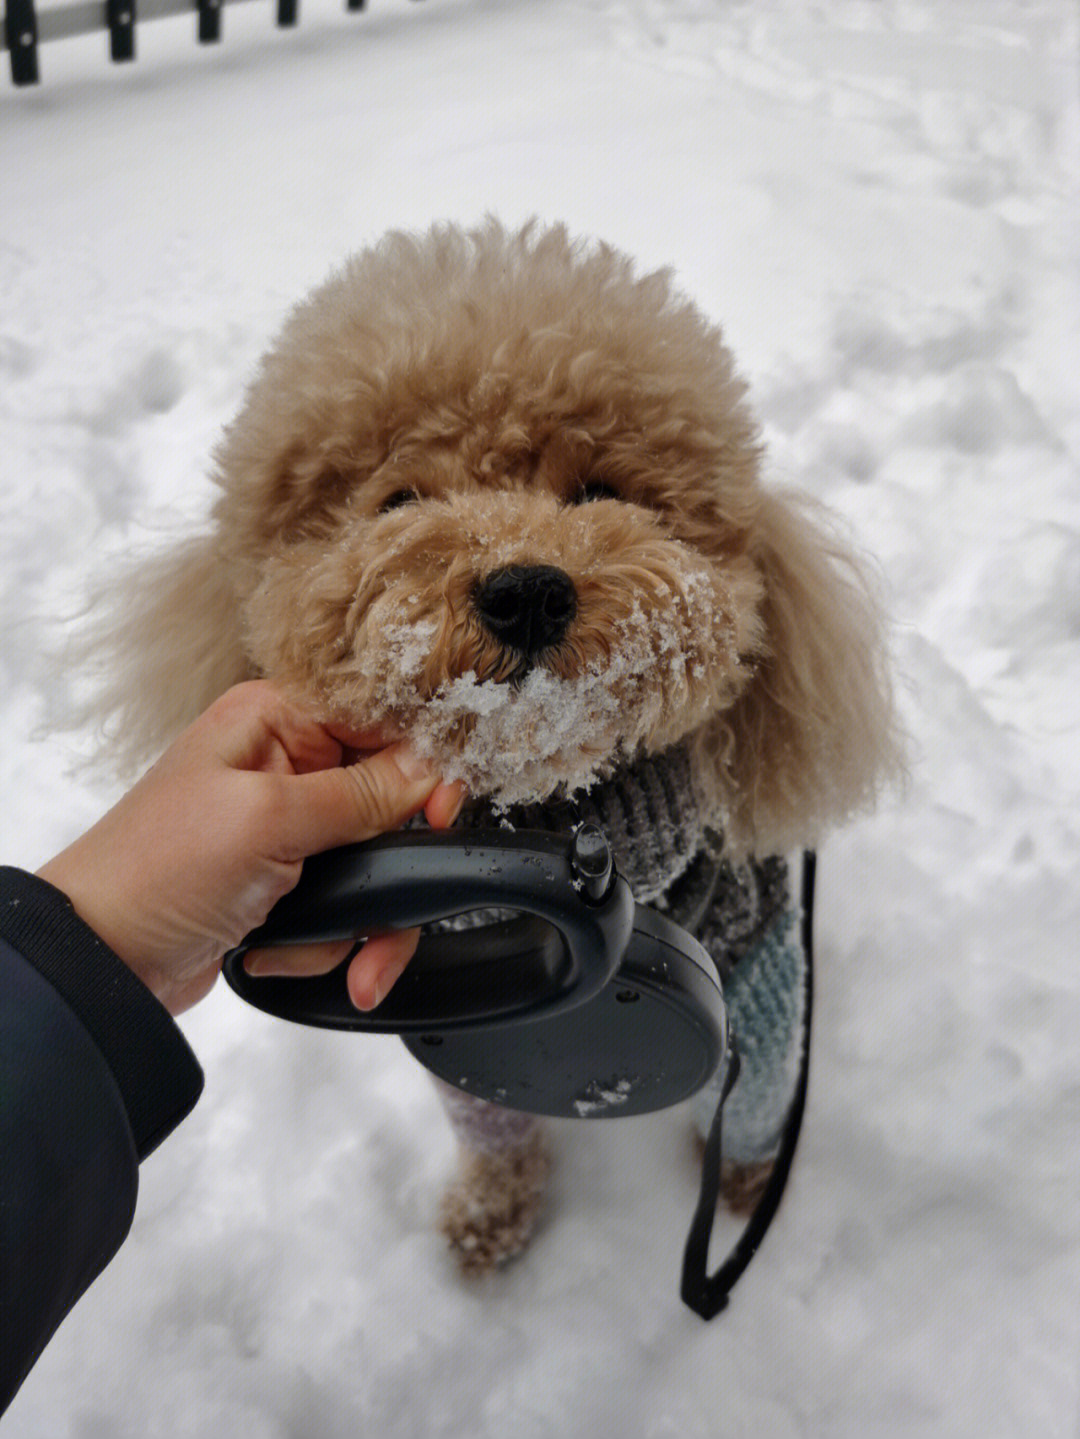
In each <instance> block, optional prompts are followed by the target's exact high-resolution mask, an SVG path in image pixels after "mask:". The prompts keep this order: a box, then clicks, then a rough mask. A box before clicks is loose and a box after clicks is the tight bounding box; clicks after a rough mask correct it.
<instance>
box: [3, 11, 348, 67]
mask: <svg viewBox="0 0 1080 1439" xmlns="http://www.w3.org/2000/svg"><path fill="white" fill-rule="evenodd" d="M3 3H4V7H5V8H4V24H3V26H2V27H0V51H2V50H7V51H8V52H9V54H10V57H11V78H12V80H13V81H14V82H15V84H16V85H34V84H36V83H37V81H38V79H39V75H38V56H37V49H38V45H39V44H41V43H43V42H44V41H46V40H67V39H69V38H71V37H72V36H75V35H89V34H90V33H91V32H92V31H94V30H108V31H109V50H110V54H111V56H112V58H113V59H114V60H130V59H132V58H133V57H134V54H135V21H136V8H135V0H73V3H71V4H67V5H58V6H55V7H54V6H50V7H48V8H47V9H42V10H37V9H36V8H35V4H34V0H3ZM226 3H228V4H230V5H237V4H240V3H241V0H138V12H137V18H138V19H139V21H143V20H162V19H164V18H166V17H167V16H171V15H197V17H198V39H199V40H200V41H201V42H202V43H207V42H210V41H214V40H219V39H220V38H221V11H222V9H223V8H224V6H225V4H226ZM345 5H346V9H348V10H353V11H356V10H363V9H365V8H366V0H345ZM276 10H277V23H278V24H279V25H284V26H293V25H295V24H296V23H297V20H298V19H299V15H300V0H276Z"/></svg>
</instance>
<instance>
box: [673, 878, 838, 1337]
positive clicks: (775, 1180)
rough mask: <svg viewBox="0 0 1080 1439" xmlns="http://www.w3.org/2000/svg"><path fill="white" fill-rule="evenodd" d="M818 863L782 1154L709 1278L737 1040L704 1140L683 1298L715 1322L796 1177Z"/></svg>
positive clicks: (810, 884) (805, 915)
mask: <svg viewBox="0 0 1080 1439" xmlns="http://www.w3.org/2000/svg"><path fill="white" fill-rule="evenodd" d="M816 869H817V860H816V857H815V855H814V854H812V853H810V852H809V851H808V852H807V853H806V854H804V856H803V874H802V944H803V954H804V955H805V958H806V992H805V1000H804V1004H803V1033H802V1056H801V1060H800V1065H799V1081H798V1084H797V1086H796V1089H795V1094H794V1096H793V1098H792V1101H791V1108H790V1109H789V1111H788V1116H787V1120H786V1122H785V1125H784V1134H783V1138H782V1139H781V1141H780V1150H779V1152H778V1154H777V1156H776V1160H775V1162H774V1163H773V1168H772V1173H771V1174H770V1175H769V1182H768V1184H767V1186H766V1188H765V1192H764V1194H763V1195H762V1196H761V1199H760V1200H759V1201H758V1206H757V1208H756V1209H755V1210H754V1212H753V1214H752V1215H751V1216H750V1218H749V1220H748V1221H747V1225H746V1228H745V1229H744V1230H743V1232H742V1234H741V1235H740V1236H739V1239H738V1241H737V1243H736V1244H735V1247H734V1249H733V1250H732V1251H731V1253H730V1254H729V1255H728V1257H727V1259H726V1260H725V1261H724V1263H723V1264H721V1266H720V1268H719V1269H718V1270H717V1271H716V1273H715V1274H711V1275H710V1274H709V1272H708V1265H709V1240H710V1239H711V1238H712V1230H713V1220H714V1219H715V1217H716V1205H717V1201H718V1199H719V1197H720V1162H721V1158H722V1145H721V1129H722V1120H723V1113H724V1104H725V1101H726V1100H727V1097H728V1095H729V1094H730V1093H731V1091H732V1090H733V1089H734V1087H735V1081H736V1080H737V1079H738V1077H739V1052H738V1049H737V1047H736V1045H735V1042H734V1040H733V1039H732V1040H731V1041H730V1053H729V1058H728V1061H727V1071H726V1073H725V1075H724V1083H723V1087H722V1089H721V1091H720V1099H719V1101H718V1103H717V1106H716V1113H715V1115H714V1116H713V1121H712V1124H711V1126H710V1128H709V1137H708V1139H707V1140H706V1142H705V1155H704V1158H703V1160H702V1166H701V1189H700V1192H699V1194H698V1202H697V1209H696V1210H695V1212H694V1218H693V1220H692V1221H691V1224H690V1234H689V1236H688V1238H687V1241H686V1249H685V1251H684V1254H683V1272H682V1290H681V1293H682V1299H683V1303H684V1304H686V1305H687V1306H688V1307H689V1308H691V1309H692V1310H693V1311H694V1313H695V1314H700V1315H701V1317H702V1319H713V1318H715V1317H716V1315H717V1314H719V1313H721V1311H722V1310H724V1309H726V1308H727V1302H728V1297H729V1295H730V1293H731V1291H732V1289H733V1288H734V1286H735V1283H736V1281H737V1280H738V1278H739V1276H740V1275H741V1274H742V1272H743V1270H744V1269H745V1268H746V1266H747V1265H748V1264H749V1263H750V1261H751V1259H753V1257H754V1255H755V1254H756V1253H757V1250H758V1246H759V1245H760V1244H761V1241H762V1240H763V1239H764V1237H765V1232H766V1230H767V1229H768V1227H769V1225H770V1224H771V1223H772V1220H773V1216H774V1215H775V1213H776V1211H777V1209H778V1208H779V1206H780V1199H781V1196H782V1195H783V1193H784V1186H785V1185H786V1184H787V1180H788V1175H789V1174H790V1173H791V1164H792V1160H793V1159H794V1158H795V1147H796V1145H797V1144H798V1140H799V1130H800V1129H801V1128H802V1117H803V1111H804V1109H805V1108H806V1087H807V1080H808V1077H809V1071H810V1017H811V1009H812V1004H813V988H814V986H813V975H814V956H813V932H814V879H815V874H816Z"/></svg>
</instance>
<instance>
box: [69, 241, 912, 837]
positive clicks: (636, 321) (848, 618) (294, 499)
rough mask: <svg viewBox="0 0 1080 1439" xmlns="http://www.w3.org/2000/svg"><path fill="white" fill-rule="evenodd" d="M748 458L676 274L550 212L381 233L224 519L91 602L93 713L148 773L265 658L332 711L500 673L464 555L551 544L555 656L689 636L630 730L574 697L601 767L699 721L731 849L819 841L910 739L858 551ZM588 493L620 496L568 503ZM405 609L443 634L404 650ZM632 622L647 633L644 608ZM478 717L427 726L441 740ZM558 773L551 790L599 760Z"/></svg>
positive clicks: (338, 279)
mask: <svg viewBox="0 0 1080 1439" xmlns="http://www.w3.org/2000/svg"><path fill="white" fill-rule="evenodd" d="M760 469H761V450H760V446H759V443H758V439H757V434H756V430H755V426H754V422H753V419H752V417H751V414H750V411H749V409H748V407H747V405H746V401H745V393H744V385H743V384H742V382H741V381H740V380H739V379H738V377H737V376H736V374H735V370H734V366H733V362H732V359H731V356H730V354H729V353H728V351H727V349H726V348H725V346H724V345H723V343H722V339H721V336H720V332H719V330H718V329H717V328H716V327H714V326H712V325H710V324H709V323H708V322H707V321H706V320H705V319H704V317H703V316H702V315H701V314H700V313H699V312H698V311H697V310H696V309H695V308H694V307H693V306H692V305H691V304H690V303H689V302H688V301H687V300H685V299H684V298H682V297H681V296H680V295H679V294H678V293H677V291H676V290H675V289H674V288H673V286H672V283H671V279H670V276H669V275H668V273H667V272H665V271H660V272H657V273H655V274H648V275H645V276H638V275H636V273H635V271H634V269H633V266H632V264H631V262H630V261H629V260H628V259H627V258H626V257H624V256H622V255H620V254H618V253H617V252H616V251H614V250H613V249H611V248H610V247H609V246H606V245H602V244H593V245H587V244H582V243H579V242H575V241H573V240H572V239H571V238H570V236H569V235H568V234H567V232H566V230H565V229H564V228H562V227H561V226H555V227H552V228H548V229H544V228H541V227H539V226H537V225H530V226H526V227H525V228H524V229H522V230H520V231H517V232H507V231H506V230H504V229H503V228H502V227H501V226H500V225H498V224H497V223H496V222H495V221H489V222H488V223H487V224H486V225H484V226H483V227H481V228H479V229H476V230H472V231H463V230H459V229H457V228H454V227H452V226H437V227H435V228H433V229H432V230H431V231H430V232H428V233H427V234H425V235H422V236H413V235H408V234H400V233H394V234H391V235H388V236H387V237H386V238H385V239H384V240H382V241H381V242H380V243H379V244H377V245H375V246H373V247H372V248H370V249H368V250H366V251H364V252H362V253H361V254H359V255H357V256H355V257H354V258H353V259H351V260H349V261H348V262H347V263H346V264H345V266H344V267H343V268H342V269H341V270H339V271H338V272H337V273H336V274H335V275H333V276H332V277H331V278H330V279H329V280H328V281H327V282H326V283H325V284H324V285H322V286H321V287H320V288H318V289H317V290H316V291H315V292H314V293H313V294H312V295H311V296H310V297H309V298H308V299H307V300H305V301H304V302H303V303H302V304H300V305H299V306H298V307H297V308H296V310H295V311H294V312H293V314H292V315H291V316H290V318H289V319H288V321H287V322H286V324H285V326H284V329H283V330H282V332H281V334H280V335H279V337H278V339H277V341H276V342H275V344H274V345H273V346H272V348H271V350H270V351H269V353H268V354H267V355H266V357H265V358H264V360H263V361H262V364H261V367H260V369H259V372H258V374H257V375H256V376H255V379H254V381H253V383H252V384H251V386H250V388H249V391H248V394H247V397H246V400H245V403H244V405H243V408H242V409H241V411H240V413H239V415H238V416H237V417H236V419H235V420H234V421H233V422H232V424H231V425H230V426H229V427H228V429H227V431H226V433H225V436H224V438H223V440H222V442H221V444H220V445H219V447H218V449H217V453H216V473H215V479H216V481H217V484H218V486H219V487H220V491H221V493H220V497H219V499H218V500H217V503H216V504H215V506H214V509H213V514H212V516H211V527H210V529H209V532H208V533H207V534H205V535H204V536H201V537H195V538H190V539H188V540H186V541H185V542H184V543H183V544H181V545H179V546H178V547H177V548H176V549H175V550H173V551H171V552H166V553H164V554H161V555H159V556H158V557H156V558H155V559H154V560H152V561H151V562H149V563H147V564H144V565H142V566H139V567H136V568H135V569H133V570H132V571H130V572H128V573H126V574H123V575H121V576H120V577H118V579H117V580H115V581H114V582H113V584H112V588H111V597H110V594H109V593H108V592H106V593H103V594H100V595H99V597H98V614H99V616H100V619H99V621H98V623H97V624H96V625H94V626H92V627H91V630H90V632H89V633H88V638H87V647H88V648H89V650H90V651H91V653H93V654H94V655H96V657H97V658H98V659H99V660H100V661H102V663H103V669H104V673H105V676H106V679H105V682H104V684H103V685H102V686H101V688H100V690H99V692H98V693H97V695H96V696H95V698H94V700H93V701H92V704H91V707H90V711H89V712H92V713H94V714H95V715H96V716H97V717H98V718H102V719H106V720H111V722H110V723H109V731H110V739H109V750H110V753H111V756H112V758H113V759H114V761H118V762H122V763H126V765H127V766H128V767H129V768H132V769H133V768H134V767H136V766H138V765H140V764H143V763H145V762H146V761H148V760H149V759H150V758H152V757H153V755H154V754H155V753H156V752H157V751H159V750H160V748H161V747H162V746H163V745H164V744H165V743H167V741H168V740H169V739H170V738H171V737H172V735H173V734H174V733H175V732H176V731H177V730H178V729H179V728H180V727H182V726H183V724H184V723H186V722H187V721H189V720H191V719H192V718H194V717H195V715H197V714H198V713H200V712H201V711H202V709H204V708H205V707H206V705H207V704H208V703H209V702H210V701H211V700H212V699H213V698H214V697H215V696H216V695H217V694H218V693H220V692H221V691H222V690H223V689H224V688H226V687H227V686H228V685H229V684H231V683H233V682H234V681H236V680H239V679H241V678H244V677H250V676H253V675H260V674H270V675H273V676H275V677H276V678H278V679H279V680H282V681H284V682H286V683H287V684H289V685H291V686H292V687H293V688H294V689H296V690H297V691H298V692H300V693H302V694H304V695H305V696H306V698H307V699H308V700H309V701H312V702H314V703H315V704H316V705H317V706H318V707H320V709H321V710H323V711H324V712H325V713H326V714H328V715H329V714H333V715H335V716H338V717H341V716H345V717H351V718H358V719H362V720H364V721H365V722H366V721H369V720H370V719H371V718H372V717H373V715H374V714H376V713H378V714H379V715H385V716H390V717H392V718H393V719H394V720H395V721H396V722H397V723H399V724H400V725H402V726H403V727H405V728H406V729H408V728H410V726H417V727H422V724H423V723H424V722H425V720H426V718H429V717H430V706H431V701H432V700H433V698H435V697H437V696H439V695H440V694H443V695H445V693H446V689H447V685H448V684H450V683H452V682H453V681H454V680H455V679H456V678H458V677H460V676H462V675H465V674H472V675H473V676H475V679H476V682H477V683H478V684H482V683H483V682H485V681H495V682H497V681H498V680H500V679H501V678H503V677H504V676H505V674H506V672H507V657H506V655H505V654H504V653H502V652H501V651H500V649H499V647H498V645H496V644H495V643H494V642H493V641H492V639H491V638H490V636H488V635H486V634H485V633H484V631H483V628H482V626H480V625H479V623H478V622H477V619H476V616H475V613H474V612H473V610H472V608H471V606H470V595H471V593H472V589H473V586H474V584H475V582H476V580H477V578H478V577H480V576H482V575H483V573H484V572H485V571H486V570H489V569H490V568H491V567H493V566H494V565H495V564H497V563H503V564H505V563H529V564H543V563H557V564H558V565H559V566H560V567H561V568H562V569H564V570H565V571H566V572H567V573H568V574H570V576H571V578H572V579H573V581H574V583H575V585H576V586H577V588H578V592H579V600H580V606H579V614H578V618H577V620H576V621H575V625H574V628H573V630H572V632H571V634H570V635H568V636H567V640H566V643H565V644H564V645H562V646H560V647H559V648H558V649H557V650H555V651H553V652H552V653H551V654H550V655H549V656H548V657H547V658H546V660H545V666H546V669H547V671H548V672H550V674H551V675H552V676H555V677H558V678H560V679H562V680H563V681H567V682H572V681H573V680H574V678H575V677H581V676H583V675H586V674H600V676H601V679H602V677H603V675H602V671H603V665H604V663H605V661H606V660H607V659H608V658H609V657H610V654H611V650H612V648H613V647H617V643H618V639H617V636H616V634H615V633H614V631H615V629H616V628H617V626H618V624H619V622H620V621H622V622H623V623H624V638H625V626H626V625H628V624H630V622H631V616H632V615H633V614H634V611H635V606H639V607H640V608H641V609H642V610H643V611H644V613H645V614H646V616H649V617H652V616H654V615H664V616H665V617H666V618H665V623H666V624H667V625H669V626H671V625H673V624H674V625H675V633H676V637H677V641H678V645H679V646H680V647H681V648H682V650H683V652H684V656H685V663H684V664H682V665H681V667H680V666H677V665H676V666H674V667H673V666H671V665H669V666H668V668H667V669H666V670H663V671H662V670H661V669H660V668H659V667H657V666H653V668H652V670H651V671H650V669H649V667H648V664H647V662H645V661H641V662H639V663H638V664H637V666H636V668H635V667H634V666H631V668H630V672H629V673H622V674H620V675H619V676H618V677H617V678H615V679H614V680H613V695H614V699H615V701H616V704H615V706H614V708H616V709H617V710H618V712H619V719H618V722H617V724H615V725H614V726H613V725H612V724H610V723H609V724H604V723H602V722H600V721H599V720H598V719H597V718H596V716H592V717H591V719H592V720H593V721H594V722H592V723H591V724H590V723H589V721H590V715H588V714H586V715H585V721H586V723H585V730H586V739H585V743H586V744H591V745H592V747H593V751H594V753H593V754H591V755H590V756H589V759H590V761H594V760H595V761H599V762H602V760H603V758H604V754H603V751H605V750H606V751H608V752H609V753H610V754H611V755H612V756H614V754H615V753H616V751H618V752H620V753H624V752H625V751H626V750H628V749H632V748H633V747H634V746H643V747H645V748H647V749H650V750H656V749H659V748H662V747H663V746H665V745H667V744H670V743H673V742H674V741H675V740H677V739H680V738H682V737H684V736H685V735H687V734H692V735H693V740H694V744H695V747H696V749H697V751H698V753H699V755H700V757H701V777H702V783H703V784H704V785H705V786H707V787H709V788H710V789H711V791H712V792H713V794H714V797H715V800H716V804H717V808H718V811H719V812H720V813H722V815H723V817H724V821H725V828H726V832H727V835H728V840H729V843H730V844H731V845H732V846H733V847H739V848H743V849H747V848H753V849H755V850H757V851H758V852H767V851H771V850H776V849H779V848H782V847H786V846H790V845H792V844H798V843H807V842H811V841H813V840H814V839H815V838H816V837H817V836H818V835H820V833H821V832H822V831H823V829H825V828H826V827H827V826H828V825H830V824H832V823H835V822H837V821H839V820H842V819H844V818H846V817H847V816H848V815H850V814H851V813H852V812H854V811H856V810H858V809H859V808H861V807H864V806H866V805H868V804H869V803H870V802H871V801H872V799H873V797H874V795H875V793H876V791H877V789H878V787H879V784H880V783H881V782H882V781H883V779H885V778H887V777H888V776H889V775H890V774H891V773H895V771H896V769H897V755H898V749H897V745H896V742H895V735H894V730H893V726H892V718H891V715H892V711H891V705H890V695H889V687H888V682H887V677H886V671H885V666H884V663H883V650H882V645H881V630H880V622H879V617H878V610H877V606H876V604H875V602H874V599H873V597H872V595H871V591H870V588H869V586H868V585H867V583H866V581H865V577H864V571H863V567H862V565H861V564H860V562H859V561H858V560H857V558H856V557H855V555H854V553H853V552H852V550H851V548H850V546H848V545H847V544H846V543H845V542H844V541H843V540H842V539H841V538H840V537H839V536H838V535H837V534H836V533H835V528H834V526H833V524H832V522H830V521H829V520H828V519H827V518H826V517H825V516H824V514H823V512H822V511H820V510H819V509H818V507H816V506H815V505H814V504H813V503H812V502H811V501H809V500H808V499H806V498H804V497H799V496H796V495H794V494H790V493H780V492H778V491H775V490H773V489H767V488H765V487H764V486H763V485H762V483H761V479H760ZM597 485H601V486H604V487H605V492H606V491H610V492H611V493H613V494H615V495H617V496H618V502H616V503H611V502H602V501H601V502H597V503H591V504H588V505H578V504H575V503H574V502H575V500H576V499H577V498H578V497H579V496H581V495H582V494H583V493H588V492H589V487H591V486H597ZM403 493H406V494H411V495H415V496H416V497H417V498H416V502H414V503H412V504H409V505H403V506H401V507H400V508H395V509H392V510H390V511H389V512H387V513H380V508H381V507H382V506H383V505H384V504H385V502H386V501H387V500H389V499H390V498H391V497H393V496H395V495H400V494H403ZM639 628H640V626H639ZM410 630H411V631H412V633H413V634H414V635H415V634H423V635H427V636H430V642H429V643H428V645H427V647H426V650H425V653H424V654H423V655H422V656H420V657H419V659H418V658H417V656H416V653H415V645H414V646H413V647H412V652H411V653H410V654H409V656H408V657H409V661H410V664H409V665H406V664H405V663H404V662H403V659H402V655H403V652H405V651H408V649H409V647H408V645H406V644H404V642H403V636H405V635H406V634H407V632H408V631H410ZM631 639H633V640H634V642H635V643H636V644H637V647H638V650H639V651H640V650H641V647H642V645H644V646H645V647H646V649H647V648H648V646H649V643H650V636H649V632H648V628H647V626H646V629H645V631H644V632H643V633H639V634H637V635H636V636H631ZM654 648H655V646H654ZM410 665H411V667H410ZM425 709H427V710H428V717H425V715H424V711H425ZM82 718H85V714H84V715H83V716H82ZM452 720H453V717H451V721H452ZM475 724H476V721H475V717H474V716H472V715H469V714H465V715H460V716H458V717H457V723H456V725H455V724H454V723H452V722H449V723H448V726H447V732H446V733H440V734H438V735H436V736H435V737H434V739H433V740H432V743H433V744H434V743H436V742H437V743H438V744H439V745H441V747H442V748H441V750H440V751H439V752H440V754H441V756H442V757H444V758H447V759H449V758H450V757H451V756H452V755H453V754H455V753H457V754H460V753H461V752H462V751H464V750H465V749H466V747H467V746H468V743H469V739H470V735H471V733H472V731H473V729H474V728H475ZM545 766H546V768H545V771H544V773H546V774H547V776H548V777H549V783H550V788H551V789H554V788H555V787H556V785H557V784H559V783H560V782H562V783H564V784H565V783H567V782H570V783H572V782H573V781H574V779H575V778H576V777H577V778H581V777H585V778H591V776H592V774H593V773H595V772H596V769H595V765H594V766H593V768H592V769H590V768H589V764H588V763H584V762H582V761H581V759H580V757H579V756H575V755H571V754H567V753H561V754H552V755H547V756H545ZM465 773H466V778H467V779H468V780H469V781H470V782H471V783H472V784H473V786H474V788H476V787H478V785H481V786H482V776H478V775H477V773H476V769H475V766H474V767H473V769H472V770H470V771H467V772H465ZM533 778H534V780H536V779H537V778H538V777H536V776H534V777H533ZM539 780H540V781H542V775H541V776H540V777H539Z"/></svg>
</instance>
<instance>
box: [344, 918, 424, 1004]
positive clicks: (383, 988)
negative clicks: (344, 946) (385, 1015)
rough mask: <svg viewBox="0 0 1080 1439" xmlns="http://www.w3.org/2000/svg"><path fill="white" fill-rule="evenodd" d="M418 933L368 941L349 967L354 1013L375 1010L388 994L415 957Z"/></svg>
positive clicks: (404, 931)
mask: <svg viewBox="0 0 1080 1439" xmlns="http://www.w3.org/2000/svg"><path fill="white" fill-rule="evenodd" d="M419 942H420V931H419V930H418V929H400V930H396V931H395V932H394V933H393V934H383V935H379V936H378V937H376V938H374V939H369V940H368V941H367V943H366V944H365V945H364V946H363V947H362V948H361V950H360V953H359V954H358V955H357V956H356V958H355V959H354V960H353V962H352V964H350V965H349V973H348V977H347V981H346V982H347V984H348V988H349V998H350V999H351V1000H352V1002H353V1004H354V1005H355V1006H356V1008H357V1009H362V1010H369V1009H374V1008H375V1006H376V1005H378V1004H381V1003H382V1002H383V1000H384V999H385V998H386V996H387V995H388V994H389V993H390V990H391V989H392V987H393V985H394V984H395V983H396V981H397V980H398V978H399V977H400V975H401V972H402V971H403V970H404V968H405V966H406V965H407V964H408V962H409V960H410V959H412V957H413V955H414V954H415V953H416V947H417V945H418V944H419Z"/></svg>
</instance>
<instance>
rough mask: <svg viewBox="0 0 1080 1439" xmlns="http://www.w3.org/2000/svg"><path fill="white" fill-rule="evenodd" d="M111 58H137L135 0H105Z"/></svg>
mask: <svg viewBox="0 0 1080 1439" xmlns="http://www.w3.org/2000/svg"><path fill="white" fill-rule="evenodd" d="M105 23H106V24H107V25H108V27H109V58H110V60H134V59H135V0H105Z"/></svg>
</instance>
